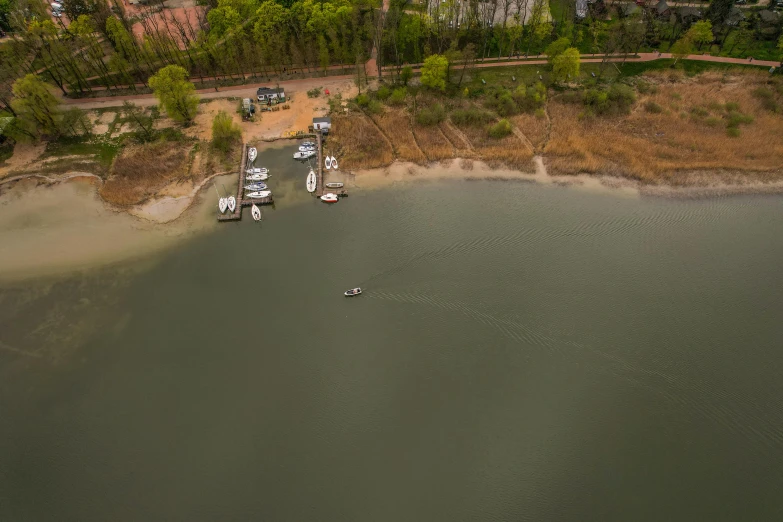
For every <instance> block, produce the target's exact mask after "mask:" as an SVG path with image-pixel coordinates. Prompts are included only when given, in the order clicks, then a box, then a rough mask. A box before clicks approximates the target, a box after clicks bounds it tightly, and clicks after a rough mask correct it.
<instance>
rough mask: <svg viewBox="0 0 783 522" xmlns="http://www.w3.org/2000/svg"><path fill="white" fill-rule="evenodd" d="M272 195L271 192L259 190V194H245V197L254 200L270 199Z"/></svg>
mask: <svg viewBox="0 0 783 522" xmlns="http://www.w3.org/2000/svg"><path fill="white" fill-rule="evenodd" d="M271 195H272V191H271V190H259V191H257V192H251V193H249V194H245V197H248V198H253V199H263V198H268V197H269V196H271Z"/></svg>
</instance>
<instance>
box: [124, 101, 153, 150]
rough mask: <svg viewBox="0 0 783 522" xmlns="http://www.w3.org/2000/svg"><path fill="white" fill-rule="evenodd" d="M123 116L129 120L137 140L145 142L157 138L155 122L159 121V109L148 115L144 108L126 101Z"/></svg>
mask: <svg viewBox="0 0 783 522" xmlns="http://www.w3.org/2000/svg"><path fill="white" fill-rule="evenodd" d="M122 114H123V116H124V117H125V118H126V119H127V120H128V124H129V125H130V128H131V129H132V130H133V131H134V132H135V133H136V139H138V140H139V141H141V142H145V141H152V140H153V139H154V138H155V120H157V119H158V110H157V107H154V108H153V109H152V110H151V111H150V113H149V114H147V113H146V112H145V111H144V109H143V108H141V107H139V106H138V105H135V104H133V103H132V102H129V101H126V102H125V103H123V104H122Z"/></svg>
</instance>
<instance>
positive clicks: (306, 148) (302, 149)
mask: <svg viewBox="0 0 783 522" xmlns="http://www.w3.org/2000/svg"><path fill="white" fill-rule="evenodd" d="M299 152H315V147H311V146H309V145H302V146H300V147H299Z"/></svg>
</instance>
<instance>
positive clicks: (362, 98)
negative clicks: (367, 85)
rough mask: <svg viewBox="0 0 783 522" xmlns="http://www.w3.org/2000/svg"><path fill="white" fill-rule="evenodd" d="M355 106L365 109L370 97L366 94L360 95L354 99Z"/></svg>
mask: <svg viewBox="0 0 783 522" xmlns="http://www.w3.org/2000/svg"><path fill="white" fill-rule="evenodd" d="M356 104H357V105H358V106H359V107H367V105H369V104H370V97H369V96H367V95H366V94H360V95H359V96H357V97H356Z"/></svg>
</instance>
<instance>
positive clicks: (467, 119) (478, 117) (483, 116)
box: [451, 108, 495, 125]
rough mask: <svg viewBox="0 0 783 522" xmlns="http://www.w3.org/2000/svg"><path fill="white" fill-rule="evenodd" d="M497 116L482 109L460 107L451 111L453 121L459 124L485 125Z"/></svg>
mask: <svg viewBox="0 0 783 522" xmlns="http://www.w3.org/2000/svg"><path fill="white" fill-rule="evenodd" d="M494 119H495V118H494V116H492V114H491V113H489V112H487V111H482V110H481V109H475V108H473V109H458V110H456V111H454V112H452V113H451V121H453V122H454V123H455V124H457V125H485V124H487V123H490V122H491V121H493V120H494Z"/></svg>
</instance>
